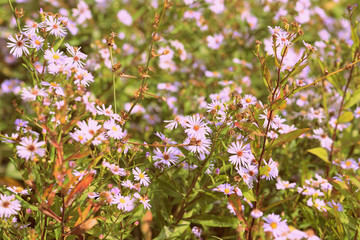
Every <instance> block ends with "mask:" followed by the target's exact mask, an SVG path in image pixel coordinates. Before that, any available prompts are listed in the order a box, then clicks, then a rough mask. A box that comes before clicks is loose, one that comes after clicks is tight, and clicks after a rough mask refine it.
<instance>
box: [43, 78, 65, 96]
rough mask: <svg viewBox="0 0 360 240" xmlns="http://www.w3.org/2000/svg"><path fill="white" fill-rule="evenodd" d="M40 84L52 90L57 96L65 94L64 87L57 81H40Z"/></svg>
mask: <svg viewBox="0 0 360 240" xmlns="http://www.w3.org/2000/svg"><path fill="white" fill-rule="evenodd" d="M41 85H43V86H47V87H49V89H50V90H54V91H55V93H56V94H57V95H59V96H65V92H64V89H63V88H62V87H61V86H60V84H59V83H57V82H45V81H41Z"/></svg>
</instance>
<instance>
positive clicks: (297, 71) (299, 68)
mask: <svg viewBox="0 0 360 240" xmlns="http://www.w3.org/2000/svg"><path fill="white" fill-rule="evenodd" d="M308 65H309V63H305V64H303V65H301V66H299V67H297V68H296V69H295V70H294V71H293V72H292V73H290V75H289V77H293V76H295V75H297V74H298V73H300V72H301V71H302V70H304V68H306V67H307V66H308Z"/></svg>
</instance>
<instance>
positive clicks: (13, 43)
mask: <svg viewBox="0 0 360 240" xmlns="http://www.w3.org/2000/svg"><path fill="white" fill-rule="evenodd" d="M8 40H9V41H10V42H8V43H7V47H8V48H11V49H10V54H12V55H13V56H14V57H16V58H18V57H21V56H22V55H23V53H25V55H28V54H29V49H28V48H29V44H28V42H27V39H25V37H24V35H21V34H15V38H14V37H13V36H11V35H10V36H9V38H8Z"/></svg>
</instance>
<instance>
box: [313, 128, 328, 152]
mask: <svg viewBox="0 0 360 240" xmlns="http://www.w3.org/2000/svg"><path fill="white" fill-rule="evenodd" d="M313 137H314V138H315V139H317V140H319V141H320V145H321V146H322V147H323V148H326V149H328V150H330V148H331V145H332V143H333V140H332V139H330V138H329V137H328V136H327V134H326V133H325V132H324V130H323V129H322V128H318V129H314V135H313Z"/></svg>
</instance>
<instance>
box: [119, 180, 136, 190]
mask: <svg viewBox="0 0 360 240" xmlns="http://www.w3.org/2000/svg"><path fill="white" fill-rule="evenodd" d="M121 186H123V187H126V188H130V189H136V187H135V185H134V184H133V183H132V182H131V181H130V180H126V181H122V182H121Z"/></svg>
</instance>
